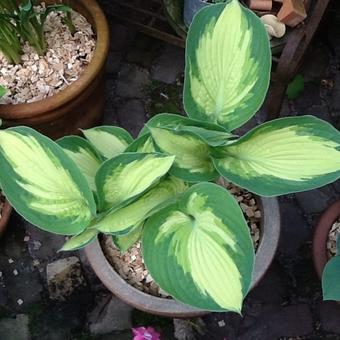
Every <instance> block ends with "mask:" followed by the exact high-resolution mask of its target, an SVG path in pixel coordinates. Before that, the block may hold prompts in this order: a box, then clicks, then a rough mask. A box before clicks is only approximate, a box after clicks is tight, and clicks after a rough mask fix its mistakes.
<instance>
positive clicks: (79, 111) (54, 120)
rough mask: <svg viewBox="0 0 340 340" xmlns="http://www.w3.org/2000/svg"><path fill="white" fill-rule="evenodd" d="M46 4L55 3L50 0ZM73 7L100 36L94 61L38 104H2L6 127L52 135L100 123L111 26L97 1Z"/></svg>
mask: <svg viewBox="0 0 340 340" xmlns="http://www.w3.org/2000/svg"><path fill="white" fill-rule="evenodd" d="M45 2H46V3H55V0H47V1H45ZM69 3H70V5H71V7H72V8H73V9H74V10H76V11H78V12H79V13H81V14H82V15H84V16H85V17H86V18H87V20H88V21H89V22H90V23H91V24H92V27H93V29H94V31H95V33H96V35H97V41H96V49H95V52H94V56H93V59H92V61H91V63H90V64H89V65H88V66H87V67H86V69H85V70H84V72H83V73H82V74H81V76H80V77H79V79H78V80H77V81H75V82H74V83H72V84H71V85H70V86H68V87H67V88H66V89H64V90H63V91H60V92H59V93H57V94H55V95H53V96H52V97H48V98H46V99H44V100H40V101H37V102H34V103H28V104H17V105H0V118H2V120H3V126H2V127H10V126H17V125H26V126H31V127H33V128H34V129H37V130H38V131H40V132H42V133H44V134H46V135H48V136H49V137H51V138H55V139H56V138H59V137H62V136H65V135H70V134H78V133H79V129H84V128H89V127H92V126H94V125H96V124H97V123H98V122H99V120H100V118H101V116H102V113H103V106H104V94H105V91H104V86H105V82H104V79H103V76H104V67H105V62H106V58H107V54H108V49H109V27H108V24H107V21H106V18H105V15H104V13H103V12H102V10H101V9H100V7H99V5H98V4H97V2H96V1H95V0H70V1H69Z"/></svg>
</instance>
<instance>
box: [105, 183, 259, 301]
mask: <svg viewBox="0 0 340 340" xmlns="http://www.w3.org/2000/svg"><path fill="white" fill-rule="evenodd" d="M221 184H223V185H224V186H225V187H226V188H227V189H228V191H229V192H230V193H231V194H232V195H233V196H234V197H235V199H236V200H237V202H238V203H239V205H240V208H241V209H242V211H243V215H244V217H245V219H246V221H247V224H248V226H249V229H250V233H251V237H252V240H253V244H254V248H255V250H256V249H257V248H258V246H259V242H260V227H261V211H260V209H259V207H258V205H257V202H256V198H255V196H254V195H253V194H252V193H250V192H248V191H247V190H245V189H242V188H239V187H237V186H235V185H233V184H232V183H229V182H226V181H223V183H221ZM102 244H103V250H104V253H105V255H106V257H107V259H108V261H109V262H110V263H111V265H112V266H113V267H114V268H115V270H116V271H117V273H118V274H119V275H120V276H121V277H122V278H123V279H124V280H125V281H127V282H128V283H129V284H130V285H132V286H133V287H135V288H137V289H138V290H140V291H143V292H145V293H147V294H150V295H153V296H157V297H162V298H171V297H170V296H169V294H167V293H166V292H165V291H164V290H162V289H161V288H160V287H159V286H158V285H157V283H156V282H155V281H154V280H153V278H152V277H151V275H150V274H149V272H148V270H147V268H146V267H145V264H144V260H143V257H142V250H141V243H140V241H139V242H137V243H135V244H134V245H133V246H132V247H131V248H130V249H129V250H128V251H126V252H125V253H122V252H121V251H120V250H119V249H118V248H116V247H115V245H114V243H113V241H112V238H111V237H109V236H106V237H104V239H103V243H102Z"/></svg>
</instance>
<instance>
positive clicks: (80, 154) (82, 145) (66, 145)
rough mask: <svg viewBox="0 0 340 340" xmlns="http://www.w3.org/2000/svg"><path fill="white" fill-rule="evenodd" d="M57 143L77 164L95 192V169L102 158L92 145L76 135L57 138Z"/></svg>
mask: <svg viewBox="0 0 340 340" xmlns="http://www.w3.org/2000/svg"><path fill="white" fill-rule="evenodd" d="M57 143H58V144H59V145H60V146H61V147H62V148H63V149H64V151H65V152H66V154H67V155H68V156H69V157H70V158H71V159H72V160H73V161H74V162H75V163H76V164H77V166H78V168H79V169H80V171H81V172H82V173H83V174H84V176H85V177H86V179H87V183H88V184H89V186H90V188H91V190H92V191H93V192H96V184H95V181H94V178H95V175H96V172H97V170H98V169H99V167H100V165H101V163H102V159H101V158H100V157H99V155H98V154H97V152H96V151H95V150H94V149H93V147H92V145H91V144H90V143H89V142H88V141H87V140H86V139H83V138H81V137H78V136H67V137H63V138H61V139H59V140H58V141H57Z"/></svg>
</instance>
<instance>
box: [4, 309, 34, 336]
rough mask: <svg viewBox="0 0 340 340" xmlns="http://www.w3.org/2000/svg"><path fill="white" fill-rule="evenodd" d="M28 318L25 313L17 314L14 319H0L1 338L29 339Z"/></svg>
mask: <svg viewBox="0 0 340 340" xmlns="http://www.w3.org/2000/svg"><path fill="white" fill-rule="evenodd" d="M28 324H29V318H28V316H27V315H25V314H18V315H17V316H16V318H15V319H12V318H7V319H2V320H0V339H1V340H30V339H31V335H30V331H29V327H28Z"/></svg>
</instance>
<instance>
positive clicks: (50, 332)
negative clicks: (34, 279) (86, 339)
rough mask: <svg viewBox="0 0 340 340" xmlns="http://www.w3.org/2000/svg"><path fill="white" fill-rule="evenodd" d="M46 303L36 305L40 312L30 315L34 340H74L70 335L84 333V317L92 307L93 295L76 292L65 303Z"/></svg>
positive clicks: (87, 292)
mask: <svg viewBox="0 0 340 340" xmlns="http://www.w3.org/2000/svg"><path fill="white" fill-rule="evenodd" d="M48 302H49V304H47V305H46V302H45V304H40V305H37V306H36V308H40V310H39V311H35V313H34V314H33V315H32V321H31V333H32V338H33V339H34V340H66V339H67V340H68V339H76V338H75V337H73V336H72V334H74V333H80V332H84V330H85V324H86V316H87V313H88V311H89V310H90V309H91V308H92V305H93V294H92V293H91V292H90V291H89V290H88V289H86V288H84V289H82V290H77V291H76V292H75V293H74V294H72V296H71V297H70V299H68V300H67V303H55V302H51V301H48ZM77 339H78V338H77Z"/></svg>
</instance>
